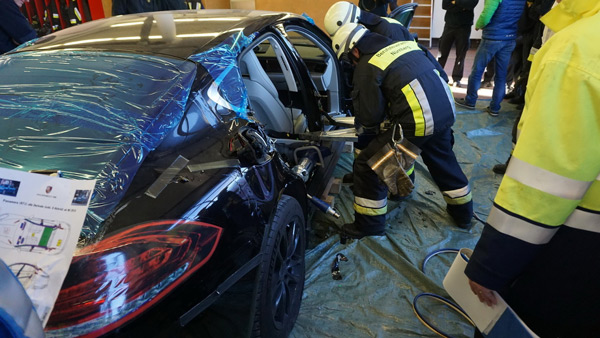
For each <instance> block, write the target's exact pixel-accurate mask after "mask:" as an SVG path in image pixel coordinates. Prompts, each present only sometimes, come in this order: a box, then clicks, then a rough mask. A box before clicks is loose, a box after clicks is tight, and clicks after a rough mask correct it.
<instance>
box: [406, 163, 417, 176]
mask: <svg viewBox="0 0 600 338" xmlns="http://www.w3.org/2000/svg"><path fill="white" fill-rule="evenodd" d="M413 171H415V165H414V164H413V165H411V166H410V169H408V170H407V171H406V175H409V176H410V175H411V174H412V173H413Z"/></svg>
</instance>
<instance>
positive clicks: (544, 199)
mask: <svg viewBox="0 0 600 338" xmlns="http://www.w3.org/2000/svg"><path fill="white" fill-rule="evenodd" d="M513 158H514V157H513ZM511 161H512V158H511ZM494 202H495V203H496V204H498V205H500V206H502V207H503V208H505V209H507V210H509V211H511V212H513V213H515V214H518V215H521V216H523V217H527V218H528V219H531V220H532V221H535V222H538V223H541V224H545V225H550V226H557V225H561V224H563V222H564V221H565V219H566V217H567V216H568V215H569V214H570V212H571V211H572V210H573V209H575V207H576V206H577V204H578V203H579V201H577V200H572V199H566V198H562V197H558V196H554V195H551V194H548V193H546V192H543V191H541V190H538V189H535V188H532V187H530V186H528V185H526V184H523V183H521V182H519V181H517V180H515V179H513V178H512V177H510V176H506V175H505V176H504V179H503V180H502V183H501V184H500V188H499V189H498V193H497V194H496V198H495V199H494Z"/></svg>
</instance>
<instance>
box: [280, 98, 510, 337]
mask: <svg viewBox="0 0 600 338" xmlns="http://www.w3.org/2000/svg"><path fill="white" fill-rule="evenodd" d="M503 106H505V107H504V109H503V110H502V111H501V113H500V116H499V117H491V116H489V115H488V114H487V113H485V112H482V111H481V110H479V111H473V112H474V113H473V114H460V113H462V112H463V111H460V112H458V113H459V114H457V121H456V123H455V125H454V127H453V129H454V137H455V144H454V152H455V153H456V156H457V158H458V161H459V163H460V165H461V167H462V169H463V171H464V172H465V174H466V175H467V177H468V178H469V180H470V185H471V189H472V193H473V201H474V211H475V213H476V214H477V215H478V217H480V218H482V219H483V220H485V219H486V218H487V214H488V213H489V210H490V208H491V205H492V200H493V198H494V196H495V194H496V190H497V189H498V186H499V184H500V180H501V179H502V176H501V175H498V174H495V173H493V172H492V167H493V166H494V165H496V164H499V163H504V162H505V161H506V158H507V157H508V154H509V153H510V150H511V146H512V142H511V130H512V125H513V121H514V119H515V116H516V111H515V110H514V107H515V106H514V105H510V104H507V103H503ZM469 112H471V111H469ZM482 129H489V130H490V131H492V132H490V133H474V132H473V131H477V130H482ZM352 161H353V156H352V154H350V153H347V154H342V158H341V159H340V161H339V162H338V166H337V167H336V169H335V172H334V176H335V177H338V178H339V177H342V176H343V175H344V174H346V173H348V172H350V171H352ZM415 172H416V188H415V191H414V192H413V195H412V196H411V197H410V198H409V199H408V200H406V201H405V202H402V203H399V202H392V201H390V202H388V214H387V226H386V236H375V237H369V238H363V239H361V240H350V241H348V243H347V244H346V245H342V244H340V242H339V235H338V233H339V228H340V227H341V226H342V224H344V223H347V222H352V221H353V219H354V210H353V206H352V204H353V203H352V202H353V194H352V191H351V190H350V186H349V185H344V186H342V189H341V191H340V193H339V194H337V195H333V196H334V197H335V207H336V209H337V210H338V211H339V212H340V214H342V216H341V217H340V219H333V218H332V217H330V216H326V215H324V214H323V213H321V212H315V214H314V217H313V218H312V221H311V222H310V223H309V224H310V228H311V232H310V236H309V239H310V244H309V249H308V250H307V254H306V283H305V288H304V295H303V299H302V307H301V309H300V315H299V317H298V320H297V322H296V325H295V327H294V329H293V331H292V333H291V335H290V337H294V338H304V337H311V338H313V337H349V338H351V337H379V338H386V337H402V338H410V337H414V338H417V337H438V335H436V334H435V333H433V332H432V331H430V330H429V329H427V328H426V327H425V326H424V325H423V324H421V322H419V320H418V319H417V317H416V316H415V314H414V312H413V310H412V301H413V299H414V298H415V296H417V295H418V294H419V293H422V292H431V293H435V294H438V295H441V296H444V297H446V298H449V296H448V294H447V293H446V291H445V290H444V288H443V286H442V280H443V279H444V276H445V274H446V272H447V271H448V268H449V267H450V264H451V263H452V261H453V259H454V255H455V254H441V255H438V256H436V257H434V258H432V259H430V260H429V263H428V264H427V266H426V268H425V271H424V272H423V271H421V264H422V263H423V260H424V259H425V257H426V256H427V255H428V254H429V253H431V252H433V251H435V250H438V249H442V248H462V247H467V248H471V249H472V248H474V246H475V243H476V242H477V240H478V239H479V236H480V234H481V230H482V228H483V224H481V223H479V222H476V221H474V222H473V228H472V229H471V230H470V231H466V230H462V229H459V228H458V227H457V226H456V225H454V222H453V221H452V219H451V217H450V216H449V215H448V214H447V213H446V211H445V207H446V203H445V202H444V199H443V196H442V194H441V193H440V191H439V189H438V188H437V186H436V185H435V183H434V182H433V180H432V178H431V175H430V174H429V172H428V171H427V169H426V167H425V166H424V164H423V162H422V161H421V159H420V158H419V160H418V161H417V162H416V165H415ZM338 253H342V254H343V255H344V256H346V257H347V259H348V261H342V262H339V263H338V267H339V272H340V274H341V276H342V279H341V280H334V279H333V278H332V274H331V265H332V262H333V261H334V259H335V257H336V254H338ZM419 306H420V308H419V309H420V311H421V313H423V315H424V316H425V318H426V319H427V320H428V321H429V322H431V323H432V324H433V325H435V326H436V327H437V328H439V329H441V330H442V331H444V332H446V333H448V334H450V335H452V336H453V337H463V338H464V337H472V335H473V327H472V326H471V325H470V324H469V323H468V322H467V321H466V320H465V319H464V318H462V317H461V316H460V315H459V314H458V313H456V312H453V311H452V310H451V309H450V308H448V307H447V306H445V305H443V304H442V303H439V302H436V301H434V300H431V299H427V298H424V299H422V300H420V301H419Z"/></svg>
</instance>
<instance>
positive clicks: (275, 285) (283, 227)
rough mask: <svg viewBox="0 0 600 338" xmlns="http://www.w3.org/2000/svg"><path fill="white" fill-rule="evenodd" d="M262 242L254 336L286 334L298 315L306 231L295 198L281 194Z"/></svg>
mask: <svg viewBox="0 0 600 338" xmlns="http://www.w3.org/2000/svg"><path fill="white" fill-rule="evenodd" d="M263 245H264V249H265V250H263V258H262V262H261V264H260V267H259V271H258V283H257V292H256V302H255V304H256V308H255V315H254V329H253V336H255V337H269V338H270V337H287V336H288V335H289V334H290V332H291V330H292V327H293V326H294V323H295V322H296V318H297V317H298V313H299V311H300V303H301V301H302V292H303V290H304V250H305V247H306V231H305V221H304V214H303V212H302V208H301V207H300V204H299V203H298V201H297V200H296V199H294V198H292V197H290V196H287V195H283V196H282V197H281V200H280V202H279V205H278V206H277V210H276V211H275V215H274V217H273V221H272V222H271V226H270V227H269V228H268V234H267V239H266V242H265V243H264V244H263Z"/></svg>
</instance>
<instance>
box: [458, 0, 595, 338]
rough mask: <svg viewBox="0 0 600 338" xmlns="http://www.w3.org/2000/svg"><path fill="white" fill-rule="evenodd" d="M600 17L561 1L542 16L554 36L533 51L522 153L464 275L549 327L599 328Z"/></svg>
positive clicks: (584, 2)
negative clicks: (502, 296)
mask: <svg viewBox="0 0 600 338" xmlns="http://www.w3.org/2000/svg"><path fill="white" fill-rule="evenodd" d="M599 12H600V2H598V1H588V0H563V1H562V2H561V3H560V4H559V5H558V6H555V8H554V9H553V10H552V11H550V12H549V13H548V14H547V15H546V16H544V17H543V18H542V21H543V22H544V23H545V24H546V25H547V26H548V27H549V28H550V29H552V30H553V31H555V32H556V34H555V35H554V36H553V37H552V38H550V40H548V41H547V42H546V44H544V46H542V48H541V49H540V50H539V52H538V53H537V54H535V57H534V60H533V64H532V68H531V73H530V77H529V82H528V86H527V91H526V94H525V102H526V104H525V109H524V111H523V116H522V117H521V120H520V122H519V133H518V138H517V144H516V148H515V150H514V152H513V157H512V159H511V160H510V164H509V166H508V169H507V172H506V174H505V176H504V179H503V180H502V183H501V185H500V188H499V190H498V193H497V195H496V198H495V200H494V205H493V207H492V210H491V212H490V215H489V217H488V219H487V224H486V226H485V228H484V231H483V233H482V236H481V239H480V240H479V242H478V244H477V246H476V249H475V252H474V254H473V257H472V258H471V261H470V262H469V265H468V267H467V270H466V273H467V275H468V276H469V278H471V279H472V280H473V281H475V282H478V283H479V284H481V285H483V286H485V287H487V288H490V289H494V290H498V291H500V292H501V294H503V295H504V296H505V297H506V298H508V302H509V304H510V305H511V306H513V307H514V308H515V310H516V311H517V313H518V314H520V315H522V316H523V317H524V318H536V319H535V320H532V321H534V322H535V321H537V322H539V323H540V324H539V325H538V326H542V328H541V329H542V330H543V329H551V328H558V329H559V330H560V328H571V329H576V330H583V331H579V332H589V331H585V330H589V329H590V328H591V326H590V325H596V326H598V325H599V324H598V322H599V319H600V44H599V43H598V41H600V40H599V38H598V34H599V33H598V32H600V13H599ZM525 322H526V323H527V320H525ZM534 326H535V325H534ZM544 326H545V328H544ZM534 331H536V330H535V329H534ZM538 334H540V333H539V332H538ZM542 336H543V335H542ZM572 336H575V335H571V337H572Z"/></svg>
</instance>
